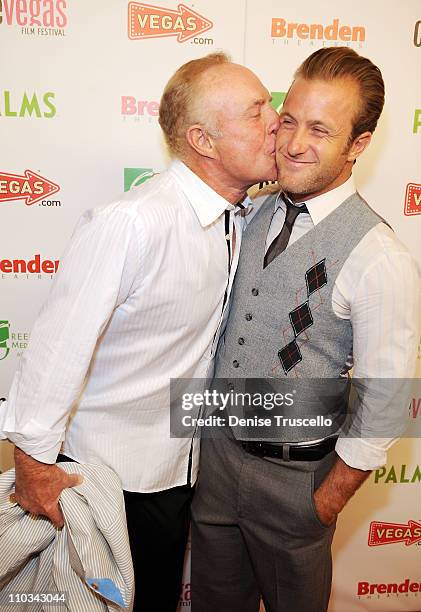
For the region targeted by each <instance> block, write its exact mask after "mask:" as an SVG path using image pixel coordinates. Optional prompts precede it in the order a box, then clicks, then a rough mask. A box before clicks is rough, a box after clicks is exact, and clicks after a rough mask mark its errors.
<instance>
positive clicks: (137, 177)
mask: <svg viewBox="0 0 421 612" xmlns="http://www.w3.org/2000/svg"><path fill="white" fill-rule="evenodd" d="M154 174H155V172H154V171H153V170H152V168H124V191H130V189H132V188H133V187H137V186H138V185H141V184H142V183H144V182H145V181H147V180H148V179H150V178H152V177H153V175H154Z"/></svg>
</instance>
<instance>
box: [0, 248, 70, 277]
mask: <svg viewBox="0 0 421 612" xmlns="http://www.w3.org/2000/svg"><path fill="white" fill-rule="evenodd" d="M59 263H60V261H59V260H58V259H45V258H44V257H41V255H40V253H36V254H35V255H34V256H33V257H32V258H31V259H0V274H1V278H2V279H9V278H24V277H26V278H34V277H35V275H38V278H43V276H42V275H43V274H47V275H50V276H51V278H53V274H55V273H56V272H57V270H58V266H59Z"/></svg>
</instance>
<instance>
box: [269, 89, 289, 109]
mask: <svg viewBox="0 0 421 612" xmlns="http://www.w3.org/2000/svg"><path fill="white" fill-rule="evenodd" d="M271 95H272V106H273V108H274V109H275V110H276V112H277V113H280V112H281V108H282V104H283V103H284V100H285V98H286V95H287V92H286V91H271Z"/></svg>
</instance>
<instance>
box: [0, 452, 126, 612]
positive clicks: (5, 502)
mask: <svg viewBox="0 0 421 612" xmlns="http://www.w3.org/2000/svg"><path fill="white" fill-rule="evenodd" d="M59 465H60V468H61V469H63V470H64V471H65V472H68V473H78V474H82V475H83V476H84V482H83V483H82V484H81V485H78V486H77V487H73V488H71V489H65V490H64V491H63V492H62V494H61V497H60V506H61V509H62V511H63V515H64V519H65V526H64V527H63V529H56V528H55V527H54V526H53V524H52V523H51V522H50V521H49V520H48V519H46V518H43V517H38V516H34V515H31V514H28V513H27V512H25V510H23V509H22V508H21V507H20V506H19V505H18V504H16V503H11V502H10V501H9V495H10V494H11V493H13V492H14V485H15V470H9V471H8V472H6V473H4V474H2V475H1V476H0V551H1V553H0V609H1V610H2V611H3V610H4V611H6V612H7V611H9V610H10V612H18V611H19V610H27V611H28V612H29V611H30V612H38V611H41V610H70V611H71V612H96V611H97V610H114V611H115V610H119V609H121V608H126V609H128V610H132V606H133V596H134V576H133V565H132V558H131V554H130V545H129V539H128V535H127V526H126V515H125V509H124V499H123V493H122V489H121V484H120V481H119V479H118V477H117V475H116V474H115V473H114V472H113V471H112V470H111V469H110V468H108V467H105V466H99V465H77V464H74V463H70V462H69V463H60V464H59ZM62 591H65V592H66V603H65V604H61V605H60V606H59V607H57V604H55V606H53V605H52V604H50V605H48V604H34V603H31V604H16V603H8V601H9V594H10V593H23V592H25V593H29V592H31V593H33V592H39V593H46V592H62ZM98 594H99V595H100V596H99V595H98ZM112 600H113V601H114V603H113V601H112ZM118 604H120V605H118Z"/></svg>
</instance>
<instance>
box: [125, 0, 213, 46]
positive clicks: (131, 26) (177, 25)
mask: <svg viewBox="0 0 421 612" xmlns="http://www.w3.org/2000/svg"><path fill="white" fill-rule="evenodd" d="M211 28H213V22H212V21H210V20H209V19H207V18H206V17H204V16H203V15H200V14H199V13H196V11H194V10H193V9H191V8H189V7H188V6H185V5H184V4H179V5H178V10H177V11H175V10H172V9H168V8H166V7H163V6H152V5H151V4H143V3H142V2H129V7H128V36H129V38H130V40H145V39H148V38H167V37H170V36H171V37H177V42H179V43H184V42H187V41H188V40H189V41H190V42H191V43H192V44H196V45H212V44H213V39H212V38H203V37H201V36H199V34H203V33H204V32H207V31H208V30H210V29H211Z"/></svg>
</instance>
